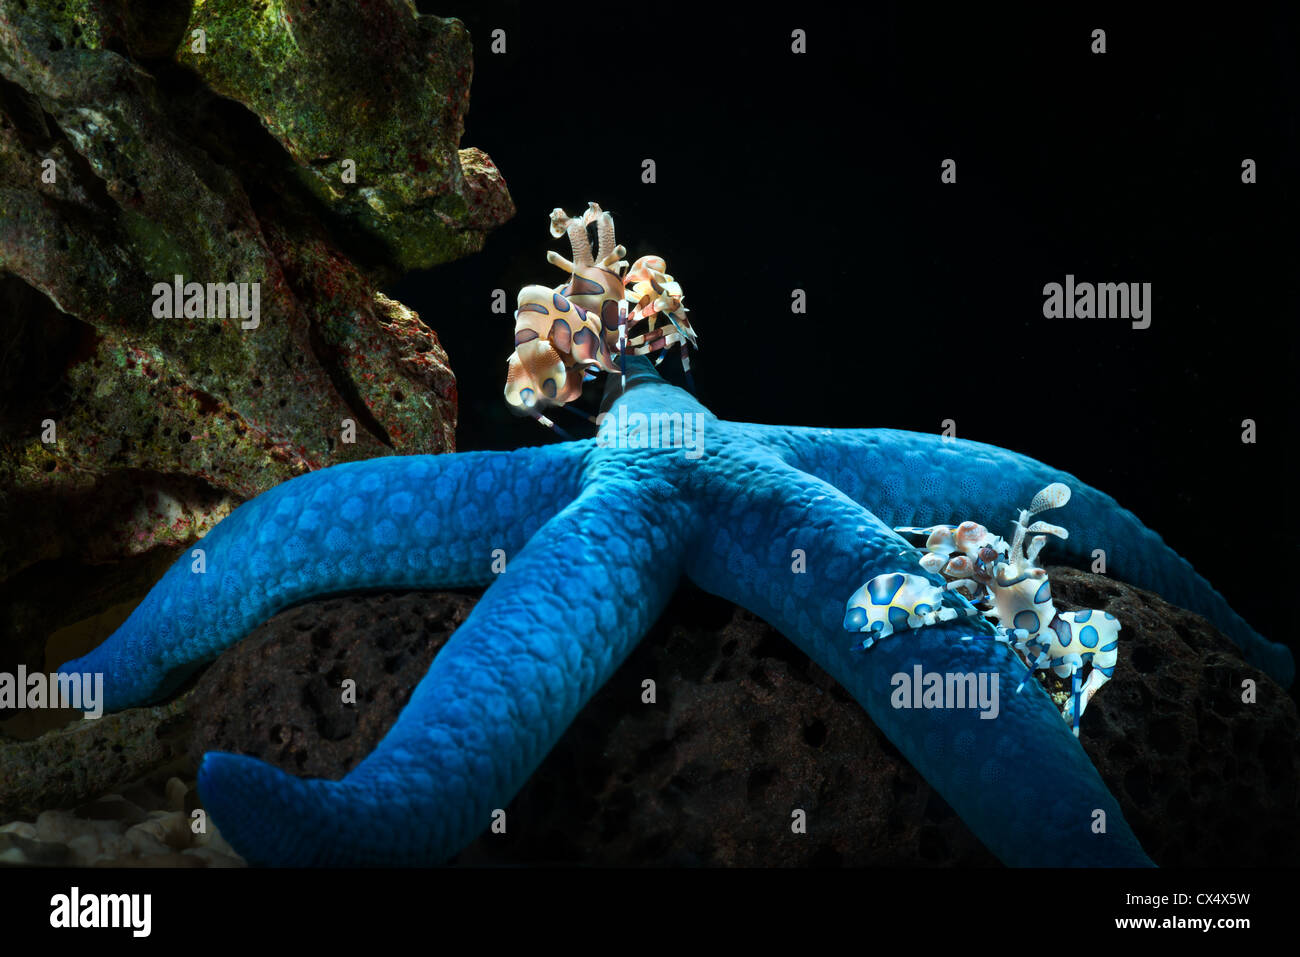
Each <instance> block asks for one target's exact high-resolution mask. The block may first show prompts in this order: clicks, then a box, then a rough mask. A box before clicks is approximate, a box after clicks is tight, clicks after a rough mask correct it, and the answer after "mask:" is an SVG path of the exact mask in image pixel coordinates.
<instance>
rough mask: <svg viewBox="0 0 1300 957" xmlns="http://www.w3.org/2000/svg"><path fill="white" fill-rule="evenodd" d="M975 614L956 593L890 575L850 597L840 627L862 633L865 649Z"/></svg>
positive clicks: (914, 578)
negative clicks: (911, 630) (898, 633)
mask: <svg viewBox="0 0 1300 957" xmlns="http://www.w3.org/2000/svg"><path fill="white" fill-rule="evenodd" d="M976 614H978V612H977V611H976V610H975V608H974V607H973V606H972V605H971V604H970V602H968V601H967V600H966V599H965V598H964V597H962V595H961V594H960V593H959V592H956V591H951V590H948V589H944V588H940V587H939V586H938V585H933V584H931V583H930V582H929V581H928V580H926V579H924V578H922V577H921V576H920V575H907V574H902V573H899V572H894V573H891V574H886V575H877V576H876V577H875V578H873V579H871V580H870V581H868V582H867V583H866V584H865V585H863V586H862V587H861V588H859V589H858V590H857V591H855V592H854V593H853V597H852V598H850V599H849V603H848V606H847V609H846V610H845V613H844V627H845V628H846V629H848V630H849V631H859V632H866V634H867V637H866V638H864V639H862V647H863V648H864V649H866V648H870V647H871V646H872V645H873V644H875V643H876V641H878V640H879V639H881V638H888V637H889V636H890V635H892V634H894V632H895V631H906V630H907V629H909V628H923V627H925V626H926V625H933V624H934V623H935V622H939V621H952V620H953V619H954V618H957V617H960V616H962V615H967V616H974V615H976Z"/></svg>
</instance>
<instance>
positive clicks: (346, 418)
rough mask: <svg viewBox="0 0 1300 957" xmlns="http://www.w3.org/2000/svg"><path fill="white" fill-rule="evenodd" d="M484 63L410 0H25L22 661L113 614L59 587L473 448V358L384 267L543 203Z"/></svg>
mask: <svg viewBox="0 0 1300 957" xmlns="http://www.w3.org/2000/svg"><path fill="white" fill-rule="evenodd" d="M471 74H472V68H471V46H470V41H469V38H468V35H467V34H466V31H465V30H464V28H463V26H462V25H461V24H460V23H459V22H458V21H455V20H443V19H441V18H436V17H421V16H417V15H416V13H415V11H414V8H413V7H412V6H411V5H410V3H409V2H404V0H372V2H368V3H365V4H352V3H339V2H330V0H305V2H301V3H299V2H282V0H258V2H242V0H240V2H233V0H232V2H228V3H226V2H215V0H214V2H205V3H193V4H177V3H166V2H162V0H144V2H127V0H69V2H66V3H62V2H61V3H39V2H35V0H32V2H23V0H0V341H3V342H4V343H6V348H4V349H3V350H0V592H3V593H6V595H7V597H8V598H9V599H11V602H12V604H10V602H6V606H7V608H6V611H5V615H4V618H5V620H4V622H2V623H3V624H4V625H5V626H6V627H5V629H4V632H5V633H4V636H3V638H2V639H0V668H7V667H11V666H12V665H14V664H16V663H18V662H26V663H27V664H28V665H29V666H33V667H38V666H40V665H41V664H42V662H41V661H40V660H39V654H38V649H39V645H40V642H41V640H42V638H43V635H45V634H48V633H49V632H50V631H52V630H54V629H57V628H60V627H63V626H68V625H72V624H73V623H75V622H77V621H79V620H80V619H81V618H82V617H84V616H85V614H87V608H86V607H85V605H84V603H83V602H80V601H73V602H60V601H58V600H57V590H55V589H51V588H50V587H48V586H49V582H50V581H58V582H63V583H65V584H66V583H68V582H69V579H70V578H71V579H72V580H75V581H77V583H78V586H79V588H80V589H81V591H82V592H83V593H84V592H85V591H91V592H94V591H96V590H97V585H96V583H95V582H94V581H93V579H94V578H95V575H94V574H91V573H89V572H88V571H86V570H87V569H102V568H104V567H106V565H105V563H121V562H123V561H125V560H130V559H133V558H135V557H138V556H142V555H146V554H149V553H157V552H159V551H161V550H168V551H169V552H171V553H175V552H176V551H178V550H179V549H181V548H183V547H185V546H186V545H188V544H191V543H193V542H194V541H196V540H197V539H199V538H201V537H202V535H203V534H204V533H205V532H206V531H207V530H208V529H210V528H211V527H212V526H213V525H214V524H216V523H217V522H218V521H220V520H221V519H222V518H223V517H224V516H225V515H226V514H228V513H229V512H230V510H231V509H232V508H234V507H235V506H236V505H238V504H239V503H240V502H241V501H243V500H246V499H248V498H250V497H252V496H255V495H257V494H260V493H261V492H263V491H265V490H267V489H269V488H271V487H273V486H274V485H276V484H278V483H280V482H283V481H285V480H286V479H289V478H291V477H293V476H295V475H298V474H301V473H303V472H306V471H310V470H314V469H319V468H324V467H326V466H329V465H333V464H336V463H339V462H343V461H349V460H354V459H365V458H373V457H374V456H377V455H387V454H394V453H415V452H441V451H451V450H453V449H454V443H455V425H456V409H457V393H456V382H455V377H454V375H453V374H452V371H451V368H450V366H449V363H448V358H447V355H446V353H445V351H444V350H443V348H442V346H441V344H440V342H439V341H438V337H437V334H436V333H435V332H434V330H432V329H430V328H429V327H428V326H427V325H425V324H424V323H423V322H422V321H421V319H420V317H419V316H418V315H417V314H416V313H415V312H413V311H412V310H410V309H408V308H406V307H405V306H403V305H402V304H401V303H397V302H394V301H392V300H389V299H387V298H386V297H384V296H383V295H382V294H381V293H380V292H379V289H380V287H381V286H382V285H383V284H385V283H387V282H390V281H391V280H393V279H394V278H396V277H397V276H398V275H400V274H401V273H402V272H404V271H405V270H407V269H409V268H411V267H413V266H421V267H427V266H434V265H437V264H438V263H442V262H446V261H448V260H450V259H454V258H456V257H457V256H461V255H464V254H466V253H469V252H472V251H474V250H476V249H478V248H480V246H481V245H482V242H483V238H484V236H485V234H486V233H487V232H488V231H489V230H490V229H492V228H493V227H494V226H496V225H497V224H499V223H500V222H502V221H504V220H505V219H506V218H508V217H509V216H511V215H512V214H513V212H514V207H513V205H512V203H511V201H510V197H509V194H508V192H507V191H506V188H505V184H504V182H503V180H502V179H501V176H500V174H499V173H498V172H497V170H496V168H495V166H493V164H492V162H491V160H490V159H488V158H487V157H486V156H485V155H484V154H482V153H481V152H479V151H478V150H474V149H472V148H465V149H462V148H461V147H460V144H459V139H460V136H461V133H462V130H463V118H464V114H465V110H466V108H467V106H468V97H469V83H470V77H471ZM345 161H347V162H346V163H345ZM345 167H346V168H345ZM178 277H179V278H178ZM168 290H172V292H168ZM194 291H197V298H196V297H195V296H194V295H193V294H192V293H193V292H194ZM132 567H138V568H139V569H140V570H141V572H142V573H143V572H144V571H146V570H147V571H148V573H149V574H150V575H151V574H152V573H153V571H154V569H153V567H152V565H150V566H149V568H148V569H145V566H144V565H143V564H138V565H136V566H132ZM19 576H23V577H22V579H21V582H20V579H19ZM151 580H152V579H151V578H149V577H147V576H146V575H144V574H141V575H140V576H139V577H138V578H137V579H136V580H135V582H134V588H135V593H136V594H143V592H144V590H145V589H146V588H147V586H148V584H149V583H150V582H151ZM126 590H127V591H130V588H129V587H128V588H127V589H126ZM121 591H122V590H121V589H117V590H114V591H113V594H112V600H114V601H117V600H120V598H121ZM51 599H53V600H51Z"/></svg>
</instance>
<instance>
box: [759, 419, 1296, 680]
mask: <svg viewBox="0 0 1300 957" xmlns="http://www.w3.org/2000/svg"><path fill="white" fill-rule="evenodd" d="M750 428H751V429H754V430H755V435H757V436H762V437H763V440H764V441H765V442H768V443H770V444H771V446H772V447H773V448H774V449H779V450H780V451H781V454H782V457H783V458H784V459H785V460H786V461H787V462H789V463H790V464H792V465H794V466H795V467H796V468H800V469H803V470H805V471H807V472H810V473H811V474H813V475H816V476H818V477H820V478H822V479H824V480H826V481H827V482H829V483H830V484H832V485H834V486H835V487H836V488H838V489H839V490H840V491H842V492H843V493H844V494H845V495H847V496H848V497H849V498H851V499H853V500H854V501H855V502H858V503H859V504H861V505H864V506H865V507H867V508H868V509H870V510H871V511H872V512H874V513H875V514H876V515H878V516H879V517H880V519H881V520H882V521H883V522H885V523H886V524H888V525H890V526H891V527H897V526H903V525H912V526H928V525H933V524H938V523H944V522H959V521H965V520H968V519H969V520H973V521H977V522H979V523H980V524H982V525H986V526H988V527H989V529H990V530H991V531H992V532H993V533H994V534H1003V533H1005V531H1006V529H1007V528H1008V526H1009V525H1010V522H1011V520H1012V519H1013V518H1014V515H1015V509H1017V508H1023V507H1025V506H1027V505H1028V504H1029V501H1030V499H1032V498H1033V496H1034V493H1035V492H1037V491H1038V490H1039V489H1041V488H1043V487H1045V486H1046V485H1048V484H1050V483H1052V482H1064V483H1065V484H1067V485H1069V486H1070V489H1071V491H1072V492H1073V495H1072V497H1071V499H1070V502H1069V504H1068V505H1066V506H1064V507H1063V508H1062V509H1061V510H1060V511H1054V512H1051V513H1048V514H1045V515H1044V517H1045V518H1046V519H1048V520H1049V521H1051V522H1054V523H1060V524H1062V525H1064V526H1065V527H1066V528H1068V529H1069V532H1070V537H1069V538H1068V539H1066V540H1065V541H1059V540H1056V539H1053V540H1052V543H1051V544H1050V545H1049V546H1048V547H1049V549H1050V554H1052V555H1055V556H1060V557H1061V558H1062V559H1063V560H1064V561H1066V562H1067V563H1069V564H1074V565H1078V566H1080V567H1084V568H1086V567H1088V566H1089V565H1090V564H1091V563H1092V562H1093V550H1094V549H1102V550H1103V551H1104V552H1105V555H1106V563H1107V568H1108V573H1109V574H1112V575H1114V576H1115V577H1117V578H1120V579H1122V580H1123V581H1126V582H1129V583H1130V584H1133V585H1137V586H1138V587H1139V588H1146V589H1149V590H1151V591H1154V592H1156V593H1158V594H1159V595H1161V596H1162V597H1163V598H1165V599H1166V600H1167V601H1170V602H1173V603H1174V604H1176V605H1180V606H1182V607H1183V608H1187V609H1190V610H1191V611H1194V612H1196V613H1198V614H1201V615H1204V616H1205V617H1206V618H1208V619H1210V621H1212V622H1214V624H1216V625H1217V626H1218V627H1219V628H1220V629H1221V630H1222V631H1223V632H1224V634H1226V635H1227V636H1228V637H1230V638H1231V639H1232V640H1233V641H1234V642H1236V644H1237V646H1238V647H1239V648H1241V650H1242V654H1243V656H1244V657H1245V659H1246V660H1247V661H1249V662H1250V663H1251V664H1253V665H1255V666H1256V667H1257V668H1260V669H1261V670H1263V671H1265V672H1266V673H1268V674H1269V675H1270V676H1272V677H1273V678H1274V680H1276V681H1277V682H1278V683H1279V684H1281V685H1282V686H1283V687H1289V686H1290V685H1291V682H1292V680H1293V679H1294V677H1295V661H1294V659H1293V657H1292V655H1291V651H1290V650H1289V649H1288V648H1287V647H1285V646H1284V645H1280V644H1276V643H1274V642H1271V641H1269V640H1268V639H1267V638H1265V637H1264V636H1262V635H1261V634H1259V632H1257V631H1255V629H1253V628H1252V627H1251V626H1250V625H1249V624H1248V623H1247V622H1246V620H1245V619H1244V618H1242V617H1241V616H1240V615H1239V614H1237V613H1236V612H1235V611H1233V609H1232V607H1231V606H1230V605H1229V604H1228V603H1227V601H1226V600H1225V599H1224V598H1223V596H1222V595H1220V594H1219V593H1218V592H1217V591H1215V590H1214V587H1213V586H1212V585H1211V584H1210V583H1209V582H1208V581H1206V580H1205V579H1204V578H1203V577H1201V576H1200V575H1199V574H1197V572H1196V570H1195V569H1194V568H1193V567H1192V566H1191V563H1190V562H1188V561H1187V560H1186V559H1185V558H1183V557H1182V556H1180V555H1179V554H1178V553H1177V552H1175V551H1174V550H1173V549H1172V548H1170V547H1169V546H1168V545H1166V544H1165V543H1164V540H1163V539H1161V537H1160V536H1159V535H1158V534H1157V533H1156V532H1154V531H1152V530H1151V529H1149V528H1147V527H1146V526H1145V525H1143V524H1142V522H1141V520H1139V519H1138V517H1137V516H1136V515H1134V514H1133V513H1132V512H1130V511H1128V510H1127V509H1125V508H1123V507H1121V506H1120V504H1119V503H1118V502H1116V501H1115V500H1114V499H1113V498H1111V497H1110V496H1109V495H1107V494H1105V493H1104V492H1100V491H1098V490H1097V489H1094V488H1092V487H1090V486H1088V485H1085V484H1084V483H1083V482H1081V481H1079V479H1077V478H1075V477H1074V476H1073V475H1070V474H1069V473H1068V472H1062V471H1061V470H1059V469H1054V468H1051V467H1050V466H1047V465H1044V464H1043V463H1041V462H1038V461H1036V460H1035V459H1031V458H1029V457H1028V456H1027V455H1021V454H1019V453H1017V452H1009V451H1007V450H1006V449H1000V448H998V447H997V446H993V445H986V444H984V443H982V442H972V441H968V440H965V439H947V440H945V439H944V438H943V437H942V436H938V435H928V434H924V433H919V432H903V431H899V430H895V429H849V430H834V431H832V430H829V429H811V428H793V427H789V428H787V427H775V426H767V427H762V426H758V427H755V426H750ZM1058 516H1059V518H1058Z"/></svg>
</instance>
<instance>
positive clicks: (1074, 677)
mask: <svg viewBox="0 0 1300 957" xmlns="http://www.w3.org/2000/svg"><path fill="white" fill-rule="evenodd" d="M1069 500H1070V489H1069V486H1067V485H1064V484H1063V483H1060V482H1055V483H1053V484H1052V485H1049V486H1047V488H1045V489H1043V490H1042V491H1040V492H1039V493H1038V494H1037V495H1035V496H1034V499H1033V501H1032V502H1031V503H1030V505H1029V508H1028V509H1021V511H1020V513H1019V515H1018V517H1017V518H1016V520H1015V531H1014V534H1013V536H1012V539H1011V542H1010V544H1008V543H1007V542H1006V541H1004V540H1003V539H1001V538H998V537H997V536H995V535H992V534H990V533H989V531H988V529H987V528H985V527H984V526H983V525H979V524H977V523H975V522H963V523H961V524H960V525H956V526H953V525H935V526H931V527H930V528H897V529H895V531H897V532H899V533H901V534H905V535H925V536H927V538H926V543H925V552H926V553H925V555H924V556H923V557H922V559H921V566H922V567H923V568H925V569H926V570H927V571H933V572H937V573H938V574H940V575H942V576H943V577H944V578H945V579H947V580H948V584H947V586H945V587H946V588H947V589H950V590H953V591H958V592H960V593H961V594H963V595H964V596H966V597H967V598H968V599H970V601H971V602H972V604H973V605H974V607H976V608H977V609H979V611H980V612H981V613H982V614H984V615H985V616H986V617H988V618H990V619H993V620H996V621H997V622H998V629H999V633H1000V634H1001V635H1003V636H1005V638H1006V639H1007V640H1008V642H1009V643H1012V646H1013V647H1014V648H1015V649H1016V650H1017V651H1018V652H1020V654H1021V655H1022V656H1023V658H1024V660H1025V663H1026V664H1027V665H1028V667H1029V672H1030V674H1033V673H1034V672H1037V671H1045V670H1047V669H1048V668H1050V669H1051V670H1052V671H1053V672H1054V673H1055V674H1056V676H1057V677H1058V678H1066V677H1069V678H1070V680H1071V693H1070V697H1069V699H1068V700H1067V701H1066V703H1065V705H1064V707H1063V709H1062V714H1063V716H1064V717H1065V719H1066V720H1067V721H1069V722H1070V724H1071V727H1072V728H1073V730H1074V734H1075V736H1076V737H1077V736H1078V734H1079V719H1080V718H1081V717H1082V716H1083V712H1084V711H1085V710H1086V708H1087V706H1088V702H1090V701H1091V700H1092V696H1093V695H1094V694H1096V692H1097V689H1098V688H1100V687H1101V686H1102V685H1104V684H1105V683H1106V682H1107V681H1109V680H1110V677H1111V675H1112V674H1113V673H1114V671H1115V662H1116V660H1117V658H1118V651H1117V649H1118V647H1119V639H1118V635H1119V631H1120V623H1119V621H1118V619H1116V618H1115V616H1114V615H1112V614H1110V613H1109V612H1105V611H1096V610H1092V609H1089V610H1085V611H1077V612H1071V611H1067V612H1058V611H1057V610H1056V606H1055V605H1054V604H1053V603H1052V588H1051V584H1050V582H1049V581H1048V578H1047V572H1046V571H1045V570H1044V569H1042V568H1040V567H1038V565H1037V560H1038V555H1039V553H1040V552H1041V551H1042V549H1043V546H1044V545H1045V544H1046V543H1047V536H1048V535H1054V536H1056V537H1058V538H1062V539H1064V538H1067V537H1069V533H1068V532H1067V531H1066V530H1065V529H1064V528H1061V527H1060V526H1059V525H1051V524H1049V523H1047V522H1034V523H1033V524H1032V525H1030V524H1027V523H1028V522H1029V520H1030V519H1031V518H1032V517H1033V516H1034V515H1037V514H1038V513H1039V512H1045V511H1048V510H1050V509H1055V508H1061V507H1062V506H1063V505H1065V504H1066V503H1067V502H1069ZM1029 536H1032V538H1030V541H1029V543H1028V545H1027V546H1026V543H1025V539H1026V537H1029ZM1085 664H1086V665H1089V671H1088V677H1087V680H1086V681H1082V680H1081V671H1082V669H1083V666H1084V665H1085ZM1027 678H1028V676H1026V680H1027ZM1023 687H1024V682H1023V681H1022V682H1021V684H1020V687H1018V688H1017V689H1016V691H1017V692H1018V691H1020V688H1023Z"/></svg>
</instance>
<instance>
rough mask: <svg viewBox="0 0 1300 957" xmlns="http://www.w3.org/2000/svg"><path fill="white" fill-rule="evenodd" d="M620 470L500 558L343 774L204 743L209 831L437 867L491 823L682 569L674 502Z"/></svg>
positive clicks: (330, 856) (268, 858) (271, 859)
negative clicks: (374, 741)
mask: <svg viewBox="0 0 1300 957" xmlns="http://www.w3.org/2000/svg"><path fill="white" fill-rule="evenodd" d="M629 471H630V472H631V475H629V476H627V477H625V478H624V480H622V481H617V482H608V483H601V484H600V485H594V484H593V485H590V486H588V487H587V489H586V490H585V491H584V492H583V493H582V494H581V495H580V496H579V497H578V498H577V499H576V500H575V501H573V502H572V504H570V505H569V506H568V507H567V508H566V509H564V511H562V512H561V513H560V514H559V515H557V516H556V517H555V518H553V519H551V521H550V522H548V523H547V524H546V525H545V526H543V527H542V528H541V529H540V530H539V531H538V532H537V534H536V535H535V536H534V537H533V539H532V540H531V541H530V542H529V543H528V545H527V546H526V547H525V548H524V550H523V551H522V552H521V553H519V554H518V555H511V557H510V559H509V561H508V564H507V570H506V572H505V574H503V575H501V576H500V577H499V578H498V579H497V581H496V582H495V583H494V584H493V585H492V586H491V587H490V588H488V590H487V591H486V592H485V593H484V595H483V598H482V599H481V600H480V601H479V602H478V604H477V605H476V606H475V608H474V610H473V612H472V613H471V614H470V616H469V618H468V619H466V621H465V623H464V624H463V625H461V627H460V628H459V629H457V631H456V633H455V634H454V635H452V637H451V639H450V640H449V641H448V642H447V644H446V645H445V646H444V647H443V649H442V650H441V651H440V652H439V653H438V655H437V657H435V658H434V661H433V665H432V666H431V667H430V669H429V672H428V674H427V675H426V676H425V677H424V678H423V679H422V680H421V682H420V684H419V685H418V686H417V687H416V689H415V691H414V693H413V694H412V696H411V700H410V702H409V703H408V704H407V706H406V708H405V709H404V710H403V711H402V713H401V715H400V716H399V717H398V720H397V722H396V723H395V724H394V725H393V727H392V728H391V729H390V730H389V732H388V734H387V736H386V737H385V738H384V739H383V740H382V741H381V742H380V743H379V745H378V746H377V748H376V749H375V751H374V752H373V753H372V754H371V755H370V756H369V757H367V758H366V759H365V760H364V761H362V762H361V763H360V764H359V765H357V767H356V768H354V769H353V770H352V771H351V772H350V773H349V774H348V775H347V776H346V777H345V778H344V779H343V780H341V781H337V782H336V781H325V780H305V779H300V778H295V777H293V776H291V775H289V774H286V773H284V772H282V771H279V770H277V769H276V768H273V767H271V766H270V765H268V764H264V763H262V762H261V761H258V760H256V759H254V758H249V757H245V756H241V755H233V754H225V753H221V752H210V753H208V754H206V755H205V756H204V758H203V762H202V765H201V766H200V769H199V791H200V794H201V795H202V798H203V803H204V806H205V807H206V808H207V809H208V810H209V812H210V813H211V814H212V816H213V820H214V821H215V822H216V823H217V825H218V826H219V827H220V828H221V833H222V835H223V836H224V837H225V838H226V839H227V840H229V841H230V843H231V844H232V845H233V846H234V847H235V848H236V849H237V850H238V851H239V852H240V853H241V854H243V855H244V856H245V857H246V858H248V859H249V860H250V861H251V862H255V863H263V864H276V865H288V866H300V865H308V864H348V865H356V864H387V865H394V864H436V863H439V862H441V861H443V860H445V859H446V858H447V857H449V856H450V855H452V854H454V853H455V852H456V851H458V850H459V849H460V848H461V847H462V846H464V845H465V844H466V843H468V842H469V841H470V840H472V839H473V837H474V836H475V835H476V834H478V833H479V832H481V831H483V830H485V829H486V828H488V827H489V825H491V824H492V823H493V813H494V811H495V810H496V809H499V808H504V807H505V806H506V804H507V803H508V802H509V801H510V799H511V798H512V797H513V796H514V794H515V793H516V792H517V791H518V790H519V788H520V787H521V786H522V785H523V783H524V781H525V780H526V779H527V778H528V776H529V775H530V774H531V773H532V772H533V770H534V768H535V767H536V766H537V764H538V763H539V762H540V761H541V759H542V758H543V757H544V756H545V755H546V753H547V752H548V751H549V750H550V749H551V747H552V746H553V745H554V743H555V741H556V740H558V738H559V737H560V735H561V734H562V733H563V731H564V730H565V728H566V727H567V726H568V725H569V723H570V722H571V721H572V720H573V718H574V717H575V715H576V714H577V713H578V711H579V710H580V709H581V707H582V706H583V704H585V702H586V701H587V699H588V698H589V697H590V696H591V695H592V694H593V693H594V692H595V690H596V689H597V688H599V687H600V686H601V684H603V683H604V682H605V681H606V680H607V679H608V678H609V677H610V675H612V674H613V672H614V670H615V669H616V668H617V667H618V665H619V664H620V663H621V662H622V661H623V660H624V658H626V656H627V654H628V653H629V652H630V651H631V650H632V648H633V647H634V646H635V645H636V643H637V641H638V640H639V639H640V638H641V636H642V635H643V634H644V633H645V631H646V630H647V629H648V628H649V627H650V625H651V624H653V622H654V620H655V618H656V617H657V615H658V614H659V612H660V611H661V609H662V608H663V606H664V604H665V603H666V602H667V600H668V598H669V596H670V595H671V593H672V590H673V588H674V587H675V585H676V583H677V581H678V579H679V578H680V575H681V562H682V558H681V555H682V551H683V538H684V532H683V531H682V529H684V528H685V527H686V523H685V522H683V521H680V519H681V518H682V517H683V515H682V514H679V513H681V512H683V508H682V505H681V502H680V500H679V499H676V498H675V497H674V496H673V492H672V488H671V486H669V485H668V483H666V482H663V481H661V480H656V479H646V478H642V479H641V480H640V481H631V480H630V479H631V478H632V477H635V475H636V470H634V469H633V470H629ZM629 704H630V706H635V705H634V704H632V703H629ZM507 826H508V822H507Z"/></svg>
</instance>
